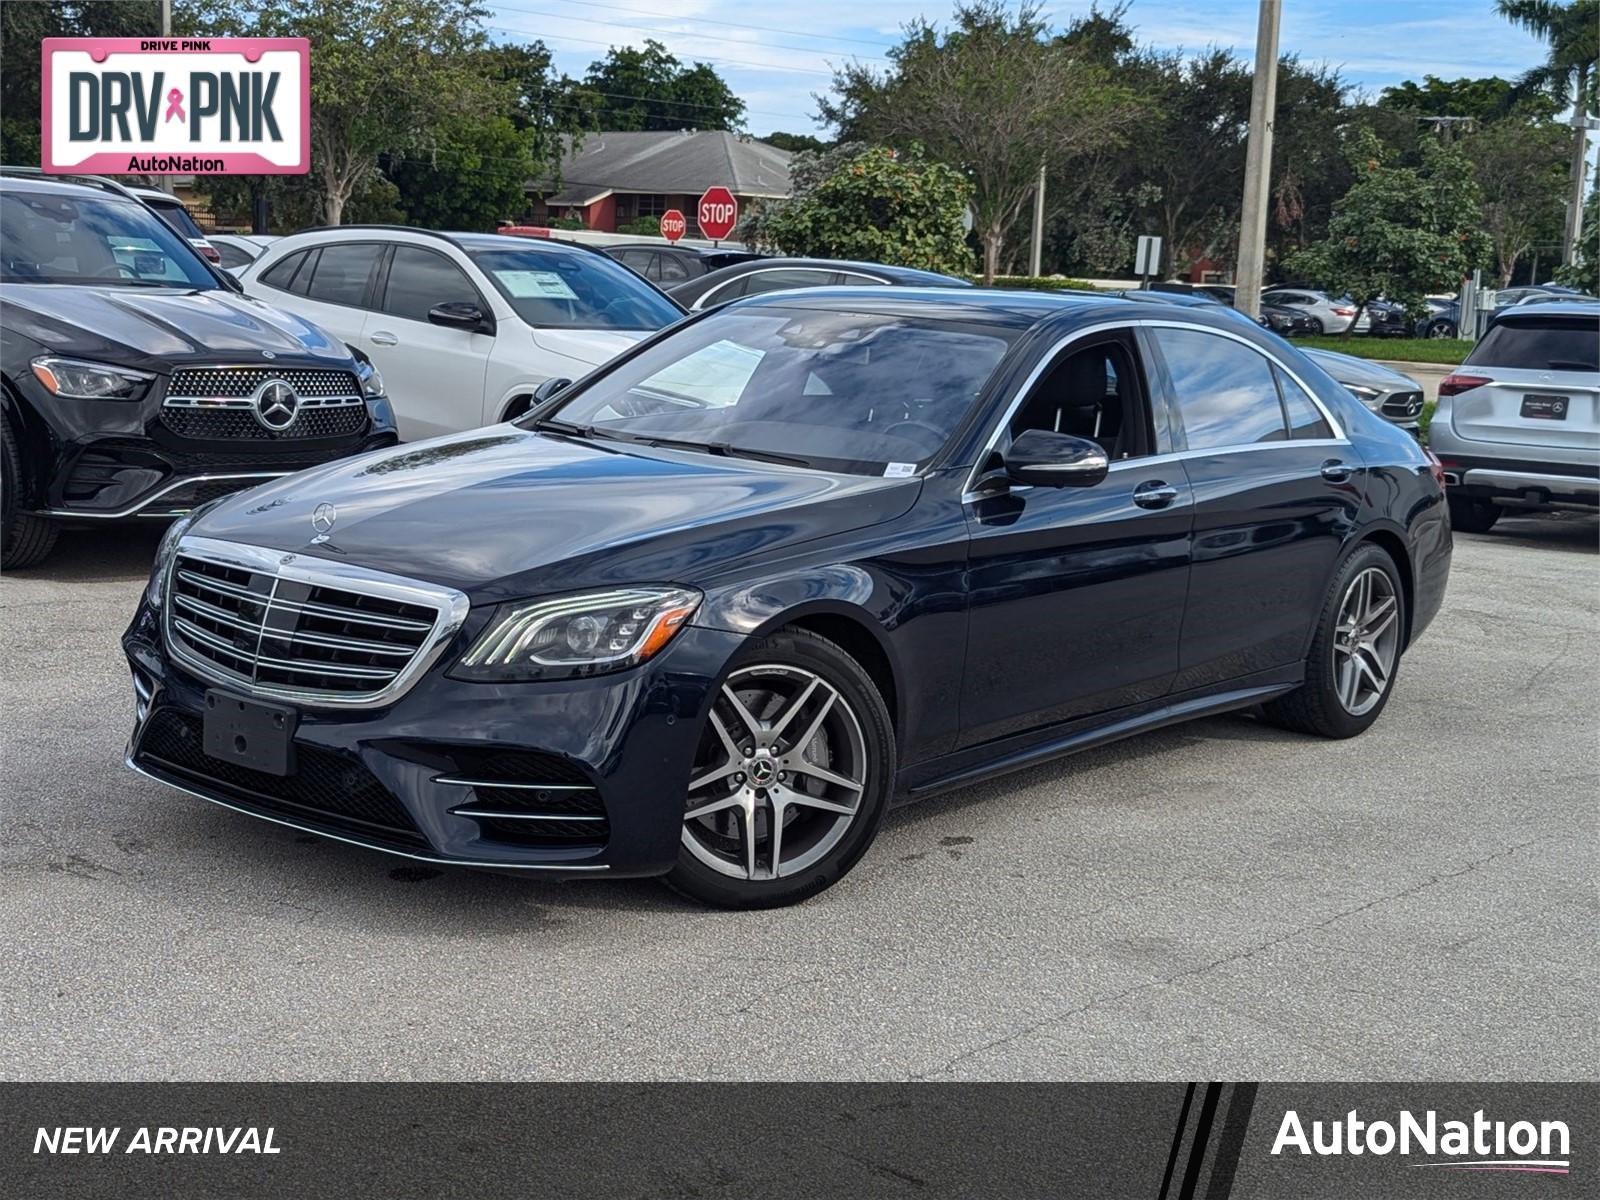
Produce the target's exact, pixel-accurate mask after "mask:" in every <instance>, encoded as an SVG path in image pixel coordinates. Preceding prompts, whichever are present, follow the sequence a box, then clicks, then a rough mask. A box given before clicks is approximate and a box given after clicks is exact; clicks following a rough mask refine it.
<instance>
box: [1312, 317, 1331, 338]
mask: <svg viewBox="0 0 1600 1200" xmlns="http://www.w3.org/2000/svg"><path fill="white" fill-rule="evenodd" d="M1327 332H1328V327H1327V326H1326V325H1324V324H1323V323H1322V318H1321V317H1312V318H1311V331H1310V336H1311V337H1321V336H1322V335H1323V334H1325V333H1327Z"/></svg>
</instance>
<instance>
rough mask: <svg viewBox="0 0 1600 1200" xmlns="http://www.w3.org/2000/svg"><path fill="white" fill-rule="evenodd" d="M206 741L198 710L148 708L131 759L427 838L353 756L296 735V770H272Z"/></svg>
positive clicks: (292, 810)
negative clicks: (226, 755) (228, 755)
mask: <svg viewBox="0 0 1600 1200" xmlns="http://www.w3.org/2000/svg"><path fill="white" fill-rule="evenodd" d="M204 747H205V735H204V727H203V725H202V722H201V719H200V718H199V717H198V716H195V715H193V714H191V713H187V712H183V711H181V710H179V709H173V708H162V709H157V710H156V711H155V712H154V713H153V714H151V717H150V720H149V723H148V724H147V725H146V726H145V729H144V733H143V735H142V736H141V738H140V740H139V749H138V751H137V753H136V754H135V756H134V761H135V762H136V763H137V764H138V765H139V766H140V767H142V768H144V769H146V770H151V771H153V773H154V774H156V775H157V776H159V777H164V778H166V779H169V780H171V781H173V782H177V783H180V784H189V785H192V786H195V787H196V788H197V789H199V790H202V791H204V792H205V793H206V794H208V795H214V796H217V797H218V798H219V799H223V800H234V801H238V802H240V803H243V804H246V805H248V806H250V807H252V808H257V809H262V810H265V811H267V812H269V813H275V814H277V815H280V816H284V817H295V818H301V819H304V818H310V819H311V820H312V821H313V822H314V823H316V824H319V825H324V826H331V827H332V828H334V829H337V830H342V831H344V832H346V833H355V834H361V835H363V836H365V837H373V836H374V835H375V836H377V837H378V838H379V839H381V840H384V841H390V842H395V843H399V844H401V845H405V846H424V847H425V846H426V844H427V843H426V842H425V841H424V840H423V837H422V834H421V833H420V832H419V831H418V829H417V827H416V824H415V823H414V822H413V821H412V820H411V816H410V814H409V813H407V812H406V810H405V806H404V805H402V804H401V803H400V801H399V800H397V799H396V798H395V797H394V796H393V794H391V793H390V792H389V790H388V789H387V788H385V787H384V786H383V785H382V784H381V783H379V782H378V780H377V778H376V777H375V776H374V775H373V774H372V772H370V771H368V770H367V769H366V767H364V766H362V765H361V763H360V762H359V761H357V760H356V759H355V758H353V757H347V756H345V755H342V754H338V753H335V752H334V751H331V750H325V749H323V748H322V747H320V746H309V745H306V744H304V743H298V742H297V743H296V744H295V755H294V757H295V770H294V773H293V774H290V775H269V774H267V773H266V772H264V771H255V770H251V769H250V768H249V767H244V766H239V765H237V764H235V763H229V762H224V761H223V760H221V759H217V758H212V757H211V756H210V755H209V754H207V753H206V752H205V749H204Z"/></svg>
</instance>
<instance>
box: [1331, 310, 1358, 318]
mask: <svg viewBox="0 0 1600 1200" xmlns="http://www.w3.org/2000/svg"><path fill="white" fill-rule="evenodd" d="M1333 315H1334V316H1336V317H1353V316H1355V315H1356V310H1355V309H1353V308H1336V309H1334V310H1333Z"/></svg>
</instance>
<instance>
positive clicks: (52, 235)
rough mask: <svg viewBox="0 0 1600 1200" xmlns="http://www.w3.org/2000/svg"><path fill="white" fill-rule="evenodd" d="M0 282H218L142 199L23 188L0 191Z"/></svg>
mask: <svg viewBox="0 0 1600 1200" xmlns="http://www.w3.org/2000/svg"><path fill="white" fill-rule="evenodd" d="M0 283H92V284H94V285H96V286H97V287H181V288H186V289H191V288H198V289H202V290H209V289H214V288H218V287H220V286H221V284H220V283H219V282H218V281H217V277H216V276H215V275H213V274H212V273H211V272H210V270H208V269H207V267H206V265H205V263H204V262H202V261H201V260H200V258H199V256H198V255H196V253H195V252H194V250H192V249H191V248H190V247H189V244H188V243H187V242H185V241H184V240H183V239H182V238H181V237H179V236H178V235H177V234H176V233H174V232H173V231H172V229H171V228H170V227H169V226H168V225H167V224H166V223H165V222H164V221H162V220H161V219H160V218H159V217H157V216H156V215H155V214H154V213H153V212H151V211H150V210H149V209H147V208H145V207H144V205H142V204H134V203H130V202H128V201H126V200H111V199H101V198H99V197H96V196H53V195H48V194H41V193H36V192H20V191H19V192H5V193H0Z"/></svg>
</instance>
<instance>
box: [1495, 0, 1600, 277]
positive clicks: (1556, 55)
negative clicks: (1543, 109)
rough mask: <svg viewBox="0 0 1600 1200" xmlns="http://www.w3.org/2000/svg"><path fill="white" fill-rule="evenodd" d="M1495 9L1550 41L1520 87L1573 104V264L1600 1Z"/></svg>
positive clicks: (1522, 1)
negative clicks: (1544, 56) (1541, 59)
mask: <svg viewBox="0 0 1600 1200" xmlns="http://www.w3.org/2000/svg"><path fill="white" fill-rule="evenodd" d="M1495 9H1496V11H1498V12H1499V14H1500V15H1501V16H1502V17H1504V18H1505V19H1506V20H1508V21H1510V22H1511V23H1512V24H1513V25H1519V26H1521V27H1522V28H1523V29H1526V30H1527V31H1528V32H1529V33H1531V34H1533V35H1534V36H1535V37H1538V38H1541V39H1542V40H1544V41H1545V42H1548V43H1549V45H1550V56H1549V57H1548V58H1547V59H1545V61H1544V62H1543V63H1542V64H1541V65H1539V66H1537V67H1535V68H1533V70H1531V71H1529V72H1527V73H1526V74H1525V75H1523V77H1522V78H1521V79H1520V80H1518V87H1520V88H1522V89H1525V90H1528V91H1540V92H1544V93H1545V94H1546V95H1548V96H1550V97H1551V98H1552V99H1554V100H1555V101H1556V103H1558V104H1561V105H1563V106H1565V105H1566V104H1568V103H1569V102H1570V103H1571V105H1572V175H1571V179H1572V195H1571V198H1570V200H1569V201H1568V203H1567V219H1566V222H1565V224H1564V225H1563V227H1562V231H1561V261H1562V262H1564V263H1567V264H1569V265H1570V264H1571V263H1572V261H1573V255H1574V253H1575V252H1576V248H1577V245H1578V239H1579V238H1580V237H1581V236H1582V235H1583V191H1584V189H1583V183H1584V152H1585V150H1586V149H1587V145H1586V139H1587V135H1588V125H1589V118H1588V112H1589V109H1590V107H1591V106H1592V101H1593V99H1594V92H1595V90H1596V85H1597V83H1600V74H1597V71H1596V59H1597V58H1600V0H1568V3H1566V4H1562V3H1559V2H1558V0H1496V3H1495Z"/></svg>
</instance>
